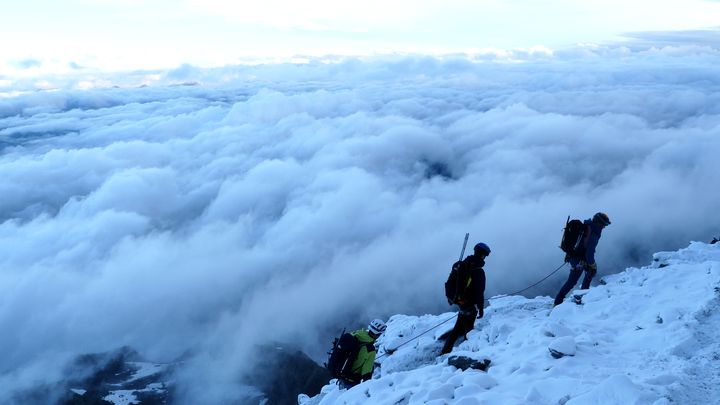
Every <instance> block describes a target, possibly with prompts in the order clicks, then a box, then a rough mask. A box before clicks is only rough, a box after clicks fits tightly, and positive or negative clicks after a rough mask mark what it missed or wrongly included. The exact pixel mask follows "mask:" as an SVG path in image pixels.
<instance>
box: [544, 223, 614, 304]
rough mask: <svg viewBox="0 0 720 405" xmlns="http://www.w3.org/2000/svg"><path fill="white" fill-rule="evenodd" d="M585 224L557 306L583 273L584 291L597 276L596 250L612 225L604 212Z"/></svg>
mask: <svg viewBox="0 0 720 405" xmlns="http://www.w3.org/2000/svg"><path fill="white" fill-rule="evenodd" d="M584 224H585V233H583V236H582V239H581V240H580V243H579V245H578V246H579V248H578V251H577V253H576V254H574V255H571V256H570V257H569V262H570V275H569V276H568V279H567V281H566V282H565V284H564V285H563V286H562V288H560V292H558V295H557V297H555V305H560V304H562V302H563V300H564V299H565V295H567V293H568V292H570V290H572V289H573V287H575V284H577V282H578V280H579V279H580V276H581V275H582V273H583V271H584V272H585V278H584V279H583V282H582V285H581V287H582V289H583V290H587V289H588V288H590V282H591V281H592V279H593V277H595V274H597V263H595V249H596V248H597V245H598V242H599V241H600V236H601V235H602V230H603V229H604V228H605V227H606V226H608V225H610V218H609V217H608V216H607V214H605V213H604V212H598V213H597V214H595V215H593V217H592V219H586V220H585V221H584Z"/></svg>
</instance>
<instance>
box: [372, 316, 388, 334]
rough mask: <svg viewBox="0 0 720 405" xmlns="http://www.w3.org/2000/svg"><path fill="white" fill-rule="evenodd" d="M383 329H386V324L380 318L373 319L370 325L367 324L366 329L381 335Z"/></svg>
mask: <svg viewBox="0 0 720 405" xmlns="http://www.w3.org/2000/svg"><path fill="white" fill-rule="evenodd" d="M385 329H387V325H385V322H383V321H381V320H380V319H373V321H372V322H370V325H368V330H369V331H370V332H372V333H374V334H376V335H381V334H382V333H383V332H385Z"/></svg>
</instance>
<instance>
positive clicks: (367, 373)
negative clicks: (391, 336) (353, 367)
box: [360, 346, 375, 381]
mask: <svg viewBox="0 0 720 405" xmlns="http://www.w3.org/2000/svg"><path fill="white" fill-rule="evenodd" d="M363 350H364V351H365V356H366V358H365V361H364V362H363V366H362V369H361V370H360V374H361V378H362V380H363V381H367V380H369V379H370V378H372V373H373V369H374V368H375V350H373V351H371V352H368V350H367V348H366V347H365V346H363V347H362V348H361V349H360V352H361V353H362V351H363Z"/></svg>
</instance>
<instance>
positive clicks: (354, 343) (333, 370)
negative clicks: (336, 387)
mask: <svg viewBox="0 0 720 405" xmlns="http://www.w3.org/2000/svg"><path fill="white" fill-rule="evenodd" d="M363 346H365V348H366V349H367V351H368V352H373V351H375V346H374V345H373V344H372V343H361V342H360V341H359V340H358V338H356V337H355V336H353V335H352V334H350V333H346V332H345V330H343V333H342V334H341V335H340V337H339V338H335V340H334V341H333V347H332V349H330V351H329V352H328V354H329V355H330V356H329V357H328V360H327V363H325V368H327V369H328V371H329V372H330V377H331V378H337V379H348V378H353V377H354V374H355V373H354V372H353V370H352V365H353V363H354V362H355V359H357V356H358V352H360V348H362V347H363Z"/></svg>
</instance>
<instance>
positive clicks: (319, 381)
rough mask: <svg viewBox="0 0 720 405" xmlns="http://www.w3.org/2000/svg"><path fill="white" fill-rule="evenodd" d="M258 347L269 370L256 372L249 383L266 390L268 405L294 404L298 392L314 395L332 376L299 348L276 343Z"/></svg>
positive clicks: (266, 368)
mask: <svg viewBox="0 0 720 405" xmlns="http://www.w3.org/2000/svg"><path fill="white" fill-rule="evenodd" d="M258 350H259V352H260V353H265V354H266V358H265V361H264V363H263V364H264V369H265V371H266V372H259V373H256V374H253V375H252V376H251V377H249V378H248V381H247V383H248V384H249V385H252V386H254V387H257V388H258V389H259V390H260V391H262V392H263V393H264V394H265V396H266V399H267V402H266V404H267V405H275V404H278V405H280V404H295V403H297V400H298V395H299V394H307V395H309V396H315V395H317V394H319V393H320V389H322V387H323V386H324V385H325V384H327V383H328V381H329V380H330V374H329V373H328V371H327V369H325V367H323V366H321V365H319V364H317V363H315V362H314V361H313V360H312V359H311V358H310V357H308V356H307V355H306V354H305V353H303V352H302V351H300V350H298V349H293V348H289V347H287V346H282V345H279V344H275V345H266V346H261V347H260V348H258Z"/></svg>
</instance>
